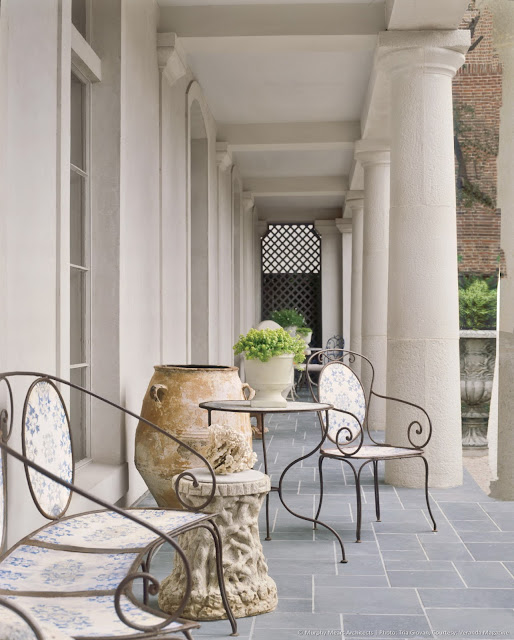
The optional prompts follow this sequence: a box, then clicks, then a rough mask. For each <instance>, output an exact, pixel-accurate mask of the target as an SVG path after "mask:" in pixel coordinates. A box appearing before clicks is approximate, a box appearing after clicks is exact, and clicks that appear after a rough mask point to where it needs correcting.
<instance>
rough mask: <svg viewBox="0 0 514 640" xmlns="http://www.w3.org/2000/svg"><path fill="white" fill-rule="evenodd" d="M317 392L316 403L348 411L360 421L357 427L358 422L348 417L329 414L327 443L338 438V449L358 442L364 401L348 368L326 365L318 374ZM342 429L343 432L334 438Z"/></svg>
mask: <svg viewBox="0 0 514 640" xmlns="http://www.w3.org/2000/svg"><path fill="white" fill-rule="evenodd" d="M318 391H319V401H320V402H328V403H329V404H332V405H334V407H335V408H337V409H343V410H344V411H349V412H350V413H353V415H354V416H356V417H357V418H358V420H359V421H360V425H359V422H358V421H357V420H355V418H354V417H353V416H351V415H349V414H348V413H341V412H340V411H333V410H332V411H329V432H328V437H329V438H330V440H332V442H336V438H338V439H339V444H340V445H341V446H342V445H346V444H348V442H351V441H353V440H355V439H356V438H358V437H359V435H360V432H361V425H362V426H364V418H365V416H366V399H365V396H364V390H363V388H362V385H361V383H360V380H359V379H358V378H357V376H356V375H355V373H354V372H353V371H352V370H351V369H350V367H348V366H347V365H346V364H343V363H342V362H331V363H329V364H327V366H326V367H325V368H324V369H323V371H322V372H321V374H320V379H319V387H318ZM343 427H346V428H345V429H344V430H343V431H341V432H340V433H339V435H338V432H339V430H340V429H341V428H343ZM348 438H350V439H348Z"/></svg>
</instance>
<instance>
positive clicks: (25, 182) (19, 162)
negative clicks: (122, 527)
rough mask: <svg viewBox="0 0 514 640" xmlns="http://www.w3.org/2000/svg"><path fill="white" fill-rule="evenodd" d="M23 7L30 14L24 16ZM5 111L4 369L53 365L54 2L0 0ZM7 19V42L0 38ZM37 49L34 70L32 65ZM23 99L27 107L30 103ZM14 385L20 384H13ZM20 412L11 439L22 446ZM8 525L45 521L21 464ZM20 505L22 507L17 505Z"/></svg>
mask: <svg viewBox="0 0 514 640" xmlns="http://www.w3.org/2000/svg"><path fill="white" fill-rule="evenodd" d="M27 13H30V16H31V19H30V20H27ZM1 19H2V67H3V73H2V80H1V81H2V86H1V87H0V93H1V94H2V96H4V97H5V98H6V99H5V100H2V104H3V114H5V113H7V114H8V122H7V125H8V136H7V138H6V139H5V138H4V139H3V140H2V146H1V148H0V153H1V155H2V167H3V168H5V173H4V171H2V174H3V175H4V178H5V183H4V187H5V190H4V192H3V193H2V203H1V206H0V215H1V217H2V237H3V238H4V250H5V253H4V252H2V253H3V258H2V259H3V265H2V266H3V271H2V280H3V285H2V294H3V296H2V309H3V310H2V315H3V319H2V322H3V328H4V330H5V336H6V339H5V340H4V344H3V345H2V346H3V349H2V355H1V357H2V369H3V370H9V369H22V368H32V369H40V370H43V371H51V372H55V371H56V370H57V367H58V359H57V356H58V349H57V346H58V333H57V331H58V307H57V291H56V286H57V273H58V272H57V268H58V265H57V231H58V227H57V201H58V183H57V176H58V171H57V167H58V162H59V159H58V141H57V140H56V123H57V118H56V114H57V79H58V69H57V65H56V61H57V44H56V43H57V27H58V13H57V0H54V1H46V2H34V1H33V0H21V1H19V2H18V1H16V2H12V1H11V2H9V3H6V2H2V14H1ZM6 25H8V31H9V33H8V40H7V41H6V42H4V41H3V40H4V36H5V35H6ZM34 52H37V70H36V69H35V67H34ZM27 105H31V107H30V108H29V109H28V108H27ZM32 105H37V110H35V109H34V108H33V106H32ZM2 120H3V118H2ZM16 387H18V385H16ZM20 422H21V411H20V412H18V413H17V414H16V415H15V429H14V433H13V435H12V438H11V441H10V444H11V446H13V447H15V448H16V449H19V448H20V436H21V428H20ZM8 470H9V476H8V477H9V480H8V500H9V516H8V517H9V529H8V541H9V543H11V542H14V541H15V540H16V539H18V538H19V537H20V536H21V535H23V534H25V533H26V532H27V531H28V530H29V529H31V528H33V527H34V526H36V525H37V524H39V523H42V522H43V518H42V517H41V516H40V515H39V514H38V513H37V511H36V509H35V507H33V506H32V501H31V498H30V496H29V493H28V490H27V489H26V483H25V474H24V471H23V467H22V466H21V465H20V464H18V463H15V462H14V461H12V460H11V461H10V462H9V465H8ZM20 505H23V508H20Z"/></svg>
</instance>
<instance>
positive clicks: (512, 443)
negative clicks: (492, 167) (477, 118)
mask: <svg viewBox="0 0 514 640" xmlns="http://www.w3.org/2000/svg"><path fill="white" fill-rule="evenodd" d="M490 7H491V10H492V11H493V21H494V39H495V42H494V46H495V48H496V49H497V50H498V51H499V53H500V60H501V62H502V64H503V86H502V107H501V111H500V147H499V152H498V160H497V166H498V206H499V207H500V208H501V214H502V219H501V248H502V249H503V253H504V257H505V262H506V274H505V277H503V278H502V279H501V285H500V288H501V292H500V313H499V318H498V331H499V336H498V344H499V350H498V352H497V356H496V357H497V358H499V366H498V456H497V461H498V480H496V482H492V483H491V495H492V496H493V497H494V498H497V499H499V500H514V464H513V460H514V426H513V421H512V416H513V415H514V393H513V390H512V381H513V380H514V182H513V180H512V176H513V175H514V149H513V147H512V140H513V139H514V41H513V39H512V33H514V3H512V2H508V1H507V0H498V2H494V3H490Z"/></svg>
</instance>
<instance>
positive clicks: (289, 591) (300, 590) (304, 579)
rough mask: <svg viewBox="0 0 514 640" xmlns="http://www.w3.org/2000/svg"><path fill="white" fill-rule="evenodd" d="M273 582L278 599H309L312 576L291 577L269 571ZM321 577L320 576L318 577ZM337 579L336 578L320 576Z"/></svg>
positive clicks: (286, 574)
mask: <svg viewBox="0 0 514 640" xmlns="http://www.w3.org/2000/svg"><path fill="white" fill-rule="evenodd" d="M269 574H270V576H271V577H272V578H273V580H275V583H276V585H277V591H278V594H279V598H311V599H312V583H313V575H312V574H311V575H298V574H295V575H291V574H288V573H275V572H273V571H269ZM320 577H321V576H320ZM322 577H327V578H328V577H337V576H322Z"/></svg>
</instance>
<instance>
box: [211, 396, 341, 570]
mask: <svg viewBox="0 0 514 640" xmlns="http://www.w3.org/2000/svg"><path fill="white" fill-rule="evenodd" d="M199 406H200V407H201V408H202V409H206V410H207V412H208V420H209V425H210V424H212V413H213V411H228V412H230V411H232V412H234V413H249V414H251V416H252V417H255V418H256V420H257V427H258V428H259V429H260V431H261V432H262V455H263V458H264V473H265V474H266V475H268V456H267V451H266V435H265V429H264V421H265V417H266V415H267V414H268V413H271V414H276V413H303V412H309V411H310V412H316V413H317V414H318V419H319V424H320V427H321V437H320V442H319V444H318V445H317V446H316V448H315V449H313V450H312V451H309V453H307V454H305V455H303V456H301V457H300V458H297V459H296V460H293V461H292V462H290V463H289V464H288V465H287V466H286V468H285V469H284V470H283V471H282V474H281V475H280V480H279V483H278V487H273V486H272V487H271V490H272V491H277V492H278V496H279V498H280V501H281V502H282V504H283V505H284V507H285V508H286V509H287V511H289V513H291V514H292V515H293V516H296V517H297V518H300V519H301V520H308V521H309V522H312V523H314V524H319V525H321V526H323V527H325V528H326V529H328V530H329V531H331V532H332V533H333V534H334V535H335V536H336V538H337V539H338V541H339V544H340V547H341V552H342V560H341V562H346V557H345V552H344V545H343V541H342V540H341V537H340V536H339V534H338V533H337V531H335V530H334V529H332V527H330V526H329V525H328V524H325V523H324V522H322V521H321V520H317V519H315V518H309V517H307V516H304V515H300V514H299V513H296V512H294V511H293V510H292V509H290V508H289V507H288V506H287V504H286V503H285V501H284V496H283V494H282V482H283V480H284V476H285V475H286V473H287V472H288V471H289V469H290V468H291V467H292V466H294V465H295V464H297V463H298V462H300V461H302V460H305V459H306V458H309V457H310V456H311V455H313V454H314V453H316V451H319V450H320V449H321V446H322V445H323V443H324V441H325V439H326V437H327V433H328V420H329V413H328V412H329V411H330V409H333V405H331V404H326V403H321V402H288V403H287V406H286V407H252V406H251V404H250V400H217V401H211V402H201V403H200V405H199ZM322 413H324V414H325V419H324V420H323V419H322V417H321V414H322ZM265 539H266V540H271V536H270V527H269V493H268V494H267V495H266V538H265Z"/></svg>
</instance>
